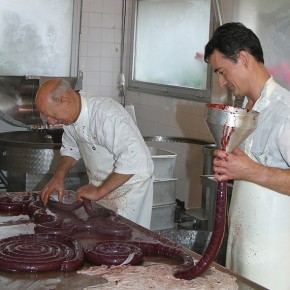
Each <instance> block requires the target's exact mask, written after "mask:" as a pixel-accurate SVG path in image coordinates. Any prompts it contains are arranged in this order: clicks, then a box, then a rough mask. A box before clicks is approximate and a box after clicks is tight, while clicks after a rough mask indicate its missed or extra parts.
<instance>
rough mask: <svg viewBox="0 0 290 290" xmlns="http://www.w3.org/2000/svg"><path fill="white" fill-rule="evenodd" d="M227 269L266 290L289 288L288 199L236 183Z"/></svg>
mask: <svg viewBox="0 0 290 290" xmlns="http://www.w3.org/2000/svg"><path fill="white" fill-rule="evenodd" d="M229 220H230V231H229V238H228V246H227V258H226V267H228V268H229V269H231V270H232V271H233V272H235V273H238V274H239V275H241V276H244V277H246V278H248V279H250V280H252V281H254V282H256V283H257V284H260V285H262V286H264V287H266V288H269V289H277V290H278V289H279V290H284V289H285V290H286V289H290V250H289V249H290V205H289V196H286V195H283V194H278V193H277V192H274V191H272V190H270V189H267V188H264V187H261V186H259V185H256V184H254V183H250V182H246V181H235V186H234V191H233V194H232V199H231V207H230V213H229Z"/></svg>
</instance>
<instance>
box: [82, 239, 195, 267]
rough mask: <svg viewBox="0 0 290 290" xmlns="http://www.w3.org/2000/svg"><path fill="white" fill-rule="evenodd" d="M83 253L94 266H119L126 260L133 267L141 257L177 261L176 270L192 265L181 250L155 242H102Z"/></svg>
mask: <svg viewBox="0 0 290 290" xmlns="http://www.w3.org/2000/svg"><path fill="white" fill-rule="evenodd" d="M136 248H137V249H139V251H138V250H137V249H136ZM84 253H85V257H86V259H87V260H88V261H90V262H92V263H94V264H96V265H102V264H103V265H120V264H122V263H124V261H126V260H128V262H127V263H128V264H132V265H133V264H137V263H138V262H140V261H141V260H142V258H143V256H164V257H168V258H172V259H177V260H179V261H181V262H182V264H180V265H178V266H177V269H183V268H186V269H187V268H188V267H190V266H193V265H194V261H193V259H192V257H191V255H189V254H188V253H187V252H185V251H184V250H183V249H181V248H179V247H174V246H171V245H166V244H163V243H160V242H157V241H156V242H142V241H102V242H99V243H96V244H93V245H90V246H88V247H87V248H85V249H84ZM130 255H131V257H130Z"/></svg>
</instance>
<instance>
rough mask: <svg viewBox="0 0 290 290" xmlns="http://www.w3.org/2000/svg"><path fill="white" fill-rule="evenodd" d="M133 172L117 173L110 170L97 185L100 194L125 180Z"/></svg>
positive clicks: (116, 186)
mask: <svg viewBox="0 0 290 290" xmlns="http://www.w3.org/2000/svg"><path fill="white" fill-rule="evenodd" d="M133 175H134V174H119V173H115V172H112V173H111V174H110V175H109V176H108V177H107V178H106V179H105V180H104V181H103V183H102V184H101V185H100V186H99V190H100V191H101V192H102V195H103V196H105V195H107V194H109V193H110V192H112V191H114V190H115V189H117V188H119V187H120V186H121V185H123V184H124V183H125V182H127V181H128V180H129V179H130V178H131V177H132V176H133Z"/></svg>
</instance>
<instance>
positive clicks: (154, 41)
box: [133, 0, 210, 90]
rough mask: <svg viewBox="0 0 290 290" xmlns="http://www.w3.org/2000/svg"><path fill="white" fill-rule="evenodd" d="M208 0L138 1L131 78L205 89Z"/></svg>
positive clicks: (208, 18)
mask: <svg viewBox="0 0 290 290" xmlns="http://www.w3.org/2000/svg"><path fill="white" fill-rule="evenodd" d="M209 25H210V0H191V1H190V0H179V1H169V0H168V1H167V0H146V1H138V11H137V20H136V34H135V35H136V40H135V41H136V42H135V59H134V73H133V79H134V80H136V81H142V82H150V83H158V84H164V85H171V86H178V87H185V88H194V89H202V90H204V89H206V84H207V64H206V63H205V62H204V60H203V52H204V46H205V45H206V43H207V42H208V40H209V30H210V28H209Z"/></svg>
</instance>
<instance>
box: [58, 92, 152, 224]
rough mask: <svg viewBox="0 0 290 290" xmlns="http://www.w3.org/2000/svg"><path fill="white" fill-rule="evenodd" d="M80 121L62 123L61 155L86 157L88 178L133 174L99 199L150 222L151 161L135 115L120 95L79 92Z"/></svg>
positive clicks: (97, 181)
mask: <svg viewBox="0 0 290 290" xmlns="http://www.w3.org/2000/svg"><path fill="white" fill-rule="evenodd" d="M81 103H82V109H81V113H80V116H79V118H78V119H77V121H76V122H75V123H74V124H72V125H69V126H64V134H63V137H62V143H63V145H62V147H61V151H60V152H61V155H62V156H71V157H73V158H74V159H75V160H78V159H79V158H82V159H83V161H84V164H85V166H86V171H87V174H88V178H89V181H90V183H92V184H93V185H95V186H99V185H100V184H101V183H102V182H103V180H105V179H106V178H107V176H108V175H109V174H111V173H112V172H116V173H119V174H134V176H133V177H132V178H130V179H129V180H128V181H127V182H126V183H125V184H123V185H122V186H121V187H119V188H118V189H116V190H115V191H113V192H111V193H109V194H108V195H107V196H105V197H104V198H102V199H101V200H99V201H98V203H99V204H101V205H103V206H105V207H107V208H110V209H112V210H114V211H116V212H117V213H118V214H120V215H122V216H124V217H126V218H128V219H130V220H132V221H134V222H136V223H138V224H140V225H142V226H144V227H147V228H149V227H150V221H151V212H152V202H153V161H152V158H151V155H150V152H149V150H148V147H147V146H146V144H145V142H144V140H143V137H142V136H141V134H140V132H139V130H138V128H137V127H136V125H135V123H134V121H133V120H132V118H131V117H130V115H129V114H128V113H127V111H126V110H125V109H124V108H123V107H122V106H121V105H120V104H119V103H117V102H116V101H114V100H113V99H111V98H105V97H92V96H89V95H88V94H87V93H81Z"/></svg>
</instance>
